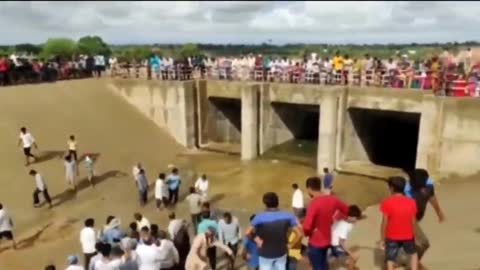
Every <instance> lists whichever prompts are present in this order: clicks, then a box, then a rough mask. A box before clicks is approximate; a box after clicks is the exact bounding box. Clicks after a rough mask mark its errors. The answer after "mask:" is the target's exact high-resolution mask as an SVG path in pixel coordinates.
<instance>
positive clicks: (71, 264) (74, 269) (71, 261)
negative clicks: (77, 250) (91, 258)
mask: <svg viewBox="0 0 480 270" xmlns="http://www.w3.org/2000/svg"><path fill="white" fill-rule="evenodd" d="M67 262H68V267H67V268H65V270H85V268H84V267H83V266H81V265H79V264H78V257H77V256H76V255H70V256H68V257H67Z"/></svg>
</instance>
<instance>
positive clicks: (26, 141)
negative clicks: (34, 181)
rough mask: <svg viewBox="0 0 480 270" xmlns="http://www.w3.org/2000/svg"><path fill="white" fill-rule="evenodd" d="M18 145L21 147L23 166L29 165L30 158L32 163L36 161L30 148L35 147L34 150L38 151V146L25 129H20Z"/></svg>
mask: <svg viewBox="0 0 480 270" xmlns="http://www.w3.org/2000/svg"><path fill="white" fill-rule="evenodd" d="M18 145H19V146H20V145H22V146H23V153H24V154H25V160H26V162H25V166H28V165H30V158H33V161H34V162H35V161H36V160H37V157H36V156H35V155H33V154H32V146H34V147H35V149H38V145H37V143H36V142H35V138H33V136H32V134H30V132H28V131H27V128H26V127H22V128H21V129H20V138H19V139H18Z"/></svg>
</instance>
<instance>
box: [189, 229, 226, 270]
mask: <svg viewBox="0 0 480 270" xmlns="http://www.w3.org/2000/svg"><path fill="white" fill-rule="evenodd" d="M216 234H217V229H216V228H215V227H213V226H210V227H208V229H207V230H206V231H205V232H203V233H199V234H198V235H197V236H195V238H194V239H193V242H192V248H191V249H190V252H189V253H188V256H187V260H186V263H185V269H186V270H196V269H206V267H208V266H207V259H208V257H210V256H207V250H208V249H209V248H211V247H218V248H220V249H223V250H224V251H225V252H226V253H227V254H228V255H229V256H232V254H233V253H232V250H231V249H230V248H229V247H228V246H226V245H224V244H222V243H221V242H220V241H216V240H215V235H216ZM212 269H213V270H215V268H213V267H212Z"/></svg>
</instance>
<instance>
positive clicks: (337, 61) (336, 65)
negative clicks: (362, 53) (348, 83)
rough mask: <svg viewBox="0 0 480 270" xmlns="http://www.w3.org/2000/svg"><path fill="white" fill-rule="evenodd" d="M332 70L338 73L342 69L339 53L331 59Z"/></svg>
mask: <svg viewBox="0 0 480 270" xmlns="http://www.w3.org/2000/svg"><path fill="white" fill-rule="evenodd" d="M333 68H334V69H335V71H340V70H342V69H343V57H342V56H341V55H340V52H339V51H337V52H335V57H333Z"/></svg>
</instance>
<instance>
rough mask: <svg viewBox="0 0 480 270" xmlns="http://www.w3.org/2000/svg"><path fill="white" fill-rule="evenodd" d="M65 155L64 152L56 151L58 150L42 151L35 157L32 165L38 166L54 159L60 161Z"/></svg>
mask: <svg viewBox="0 0 480 270" xmlns="http://www.w3.org/2000/svg"><path fill="white" fill-rule="evenodd" d="M64 155H65V151H58V150H52V151H42V152H40V154H38V156H37V160H35V162H34V163H33V164H38V163H42V162H46V161H49V160H52V159H55V158H58V159H61V158H63V156H64Z"/></svg>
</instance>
